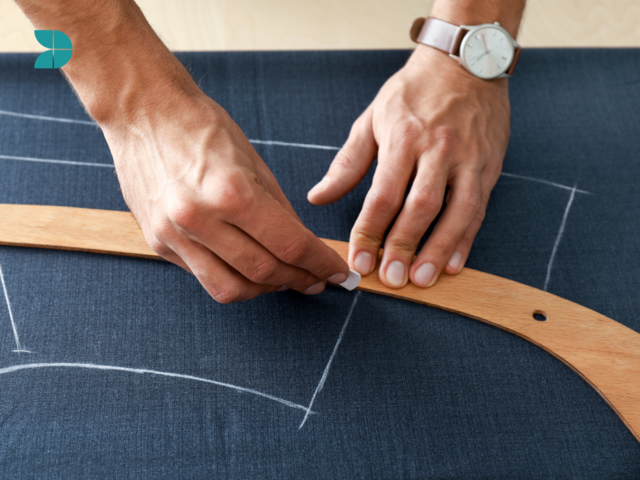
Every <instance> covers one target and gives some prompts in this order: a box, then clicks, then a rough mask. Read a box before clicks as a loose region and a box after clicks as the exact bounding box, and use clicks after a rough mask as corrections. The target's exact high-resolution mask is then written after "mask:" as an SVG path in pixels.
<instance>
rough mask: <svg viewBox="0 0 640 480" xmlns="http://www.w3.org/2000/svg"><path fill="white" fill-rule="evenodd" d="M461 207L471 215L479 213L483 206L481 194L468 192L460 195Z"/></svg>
mask: <svg viewBox="0 0 640 480" xmlns="http://www.w3.org/2000/svg"><path fill="white" fill-rule="evenodd" d="M459 203H460V206H461V207H462V208H463V209H464V210H465V211H467V212H469V213H477V212H478V211H479V210H480V206H481V205H482V198H481V195H480V193H479V192H475V191H467V192H464V193H462V194H461V195H460V199H459Z"/></svg>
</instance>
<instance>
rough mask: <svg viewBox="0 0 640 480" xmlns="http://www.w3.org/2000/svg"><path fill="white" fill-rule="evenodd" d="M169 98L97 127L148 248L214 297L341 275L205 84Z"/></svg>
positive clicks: (229, 298) (320, 283)
mask: <svg viewBox="0 0 640 480" xmlns="http://www.w3.org/2000/svg"><path fill="white" fill-rule="evenodd" d="M165 98H166V97H165ZM171 104H172V105H171V109H170V110H167V109H166V107H165V103H164V102H162V101H161V100H159V99H158V100H157V105H155V107H154V109H153V110H150V111H149V115H150V117H148V118H146V119H145V120H144V121H137V122H120V124H119V125H118V126H108V127H104V129H103V130H104V134H105V137H106V139H107V141H108V143H109V147H110V149H111V152H112V154H113V157H114V161H115V164H116V169H117V173H118V179H119V180H120V185H121V188H122V192H123V194H124V196H125V199H126V200H127V204H128V205H129V208H130V209H131V211H132V212H133V213H134V215H135V216H136V218H137V220H138V222H139V223H140V226H141V227H142V231H143V232H144V235H145V238H146V239H147V242H148V243H149V245H150V246H151V248H153V250H154V251H155V252H156V253H158V254H159V255H160V256H162V257H163V258H165V259H167V260H169V261H171V262H173V263H175V264H177V265H180V266H181V267H183V268H185V269H186V270H188V271H190V272H192V273H193V274H194V275H195V276H196V277H197V278H198V280H199V281H200V283H202V285H203V286H204V287H205V289H206V290H207V291H208V292H209V293H210V294H211V296H212V297H213V298H214V299H215V300H217V301H218V302H221V303H228V302H233V301H238V300H246V299H250V298H253V297H255V296H257V295H259V294H261V293H269V292H273V291H276V290H278V289H280V288H282V286H286V287H289V288H292V289H294V290H298V291H300V292H303V293H307V294H317V293H320V292H322V291H323V290H324V286H325V283H324V282H325V281H326V280H329V281H332V282H333V283H340V282H343V281H344V280H346V278H347V275H348V268H347V265H346V263H345V262H344V261H343V260H342V259H341V257H340V256H339V255H338V254H337V253H336V252H335V251H334V250H332V249H330V248H329V247H327V246H326V245H325V244H324V243H323V242H322V241H321V240H320V239H318V238H317V237H316V236H315V235H313V234H312V233H311V232H310V231H309V230H308V229H307V228H305V226H304V225H303V224H302V222H301V221H300V219H299V218H298V216H297V215H296V213H295V212H294V211H293V208H292V207H291V204H290V203H289V201H288V200H287V198H286V197H285V195H284V193H283V192H282V190H281V189H280V186H279V185H278V182H277V181H276V179H275V177H274V176H273V174H272V173H271V171H270V170H269V169H268V167H267V166H266V165H265V163H264V162H263V161H262V159H261V158H260V157H259V155H258V154H257V153H256V151H255V150H254V149H253V147H252V146H251V144H250V143H249V141H248V140H247V138H246V137H245V136H244V134H243V133H242V131H241V130H240V128H239V127H238V126H237V125H236V124H235V122H233V120H232V119H231V118H230V117H229V116H228V114H227V113H226V112H225V111H224V110H223V109H222V108H221V107H220V106H219V105H217V104H216V103H215V102H214V101H213V100H211V99H210V98H209V97H207V96H206V95H204V94H196V95H195V96H189V95H184V94H181V93H180V92H175V93H174V94H173V95H172V96H171Z"/></svg>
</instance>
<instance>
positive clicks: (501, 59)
mask: <svg viewBox="0 0 640 480" xmlns="http://www.w3.org/2000/svg"><path fill="white" fill-rule="evenodd" d="M410 35H411V40H413V41H414V42H416V43H418V42H419V43H423V44H425V45H429V46H430V47H433V48H437V49H438V50H442V51H443V52H445V53H448V54H449V56H450V57H451V58H453V59H454V60H456V61H457V62H458V63H460V65H462V66H463V67H464V68H465V70H467V71H468V72H470V73H471V74H473V75H475V76H476V77H479V78H482V79H485V80H489V79H492V78H505V77H507V78H508V77H510V76H511V75H512V74H513V71H514V69H515V67H516V63H517V61H518V57H519V56H520V45H518V44H517V43H516V41H515V40H514V39H513V37H512V36H511V35H509V32H507V31H506V30H505V29H504V28H502V27H501V26H500V24H499V23H498V22H495V23H483V24H481V25H453V24H451V23H447V22H445V21H443V20H439V19H437V18H433V17H427V18H417V19H415V20H414V21H413V25H411V31H410Z"/></svg>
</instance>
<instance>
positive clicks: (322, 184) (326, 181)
mask: <svg viewBox="0 0 640 480" xmlns="http://www.w3.org/2000/svg"><path fill="white" fill-rule="evenodd" d="M327 185H329V177H324V178H323V179H322V180H320V181H319V182H318V183H317V184H316V185H315V187H313V188H312V189H311V190H309V195H313V194H314V193H318V192H321V191H322V190H324V189H325V188H327Z"/></svg>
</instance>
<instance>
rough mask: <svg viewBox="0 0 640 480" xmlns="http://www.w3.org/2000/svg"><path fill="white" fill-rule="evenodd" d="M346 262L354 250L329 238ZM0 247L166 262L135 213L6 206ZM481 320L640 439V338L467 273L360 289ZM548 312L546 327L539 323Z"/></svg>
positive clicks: (551, 298)
mask: <svg viewBox="0 0 640 480" xmlns="http://www.w3.org/2000/svg"><path fill="white" fill-rule="evenodd" d="M324 241H325V243H327V244H328V245H329V246H331V247H332V248H333V249H335V250H336V251H337V252H338V253H339V254H340V255H341V256H342V257H343V258H345V259H346V258H347V251H348V244H347V243H345V242H339V241H336V240H324ZM0 244H1V245H13V246H21V247H38V248H56V249H65V250H81V251H88V252H95V253H109V254H115V255H128V256H134V257H144V258H152V259H158V260H160V257H159V256H158V255H156V254H155V253H154V252H153V250H151V248H149V246H148V245H147V243H146V241H145V239H144V237H143V235H142V231H141V230H140V227H139V226H138V224H137V223H136V220H135V219H134V217H133V215H131V214H130V213H128V212H114V211H107V210H87V209H81V208H69V207H51V206H37V205H0ZM358 288H359V289H360V290H364V291H366V292H372V293H378V294H382V295H388V296H391V297H395V298H401V299H404V300H409V301H412V302H417V303H421V304H424V305H430V306H433V307H437V308H441V309H444V310H448V311H451V312H455V313H459V314H461V315H465V316H467V317H470V318H473V319H476V320H480V321H482V322H485V323H488V324H490V325H493V326H496V327H498V328H502V329H503V330H506V331H508V332H510V333H513V334H515V335H518V336H520V337H522V338H524V339H525V340H528V341H530V342H532V343H534V344H535V345H538V346H539V347H541V348H543V349H544V350H546V351H547V352H549V353H551V354H552V355H554V356H555V357H557V358H558V359H560V360H562V361H563V362H564V363H566V364H567V365H569V366H570V367H571V368H572V369H573V370H575V371H576V372H577V373H578V374H579V375H581V376H582V378H584V379H585V380H586V381H587V382H588V383H589V384H590V385H591V386H592V387H593V388H595V389H596V391H597V392H598V393H599V394H600V395H601V396H602V397H603V398H604V399H605V400H606V401H607V402H608V403H609V405H610V406H611V407H612V408H613V409H614V410H615V412H616V413H617V414H618V416H619V417H620V418H621V419H622V421H623V422H624V423H625V424H626V425H627V427H628V428H629V429H630V430H631V432H632V433H633V435H634V436H635V437H636V439H638V441H640V334H638V333H637V332H635V331H633V330H631V329H629V328H627V327H625V326H624V325H622V324H620V323H618V322H616V321H614V320H612V319H610V318H607V317H605V316H604V315H600V314H599V313H596V312H594V311H592V310H589V309H588V308H586V307H583V306H580V305H578V304H575V303H573V302H570V301H568V300H565V299H563V298H560V297H557V296H555V295H552V294H550V293H547V292H543V291H541V290H538V289H535V288H532V287H529V286H526V285H522V284H520V283H517V282H514V281H511V280H507V279H505V278H501V277H496V276H494V275H490V274H487V273H482V272H478V271H475V270H471V269H468V268H465V269H464V270H463V271H462V272H461V273H460V274H458V275H453V276H450V275H446V274H443V275H442V277H441V278H440V280H438V283H437V284H436V285H435V286H433V287H431V288H427V289H423V288H419V287H416V286H415V285H413V284H411V283H409V284H408V285H407V286H405V287H404V288H401V289H392V288H389V287H386V286H385V285H383V284H382V283H381V282H380V280H379V279H378V273H377V271H374V272H373V273H372V274H370V275H368V276H366V277H363V278H362V281H361V282H360V286H359V287H358ZM534 312H541V313H543V314H544V315H545V316H546V318H547V319H546V321H538V320H535V319H534V317H533V314H534Z"/></svg>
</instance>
